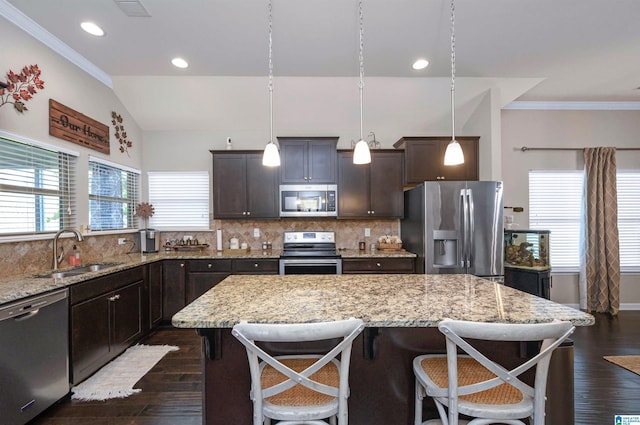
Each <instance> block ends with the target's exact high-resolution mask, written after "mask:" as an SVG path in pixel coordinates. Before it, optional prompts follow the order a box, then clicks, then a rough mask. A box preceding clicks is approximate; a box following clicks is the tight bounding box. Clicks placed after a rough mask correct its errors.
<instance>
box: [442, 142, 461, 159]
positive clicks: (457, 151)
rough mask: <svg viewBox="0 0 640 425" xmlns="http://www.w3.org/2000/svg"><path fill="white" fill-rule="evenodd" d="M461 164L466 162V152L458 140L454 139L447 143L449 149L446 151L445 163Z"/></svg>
mask: <svg viewBox="0 0 640 425" xmlns="http://www.w3.org/2000/svg"><path fill="white" fill-rule="evenodd" d="M460 164H464V154H463V153H462V147H461V146H460V143H458V141H457V140H452V141H450V142H449V144H448V145H447V150H446V151H445V153H444V165H460Z"/></svg>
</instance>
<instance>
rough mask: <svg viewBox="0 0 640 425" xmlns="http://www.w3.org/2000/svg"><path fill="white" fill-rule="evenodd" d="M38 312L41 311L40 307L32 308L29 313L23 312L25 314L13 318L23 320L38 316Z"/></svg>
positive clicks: (17, 320)
mask: <svg viewBox="0 0 640 425" xmlns="http://www.w3.org/2000/svg"><path fill="white" fill-rule="evenodd" d="M38 313H40V309H39V308H37V309H35V310H31V311H29V312H27V313H23V314H21V315H19V316H16V317H14V318H13V320H15V321H16V322H22V321H24V320H28V319H31V318H32V317H34V316H36V315H37V314H38Z"/></svg>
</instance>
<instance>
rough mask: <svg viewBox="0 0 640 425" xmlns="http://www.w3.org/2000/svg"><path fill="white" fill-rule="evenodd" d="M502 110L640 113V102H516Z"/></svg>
mask: <svg viewBox="0 0 640 425" xmlns="http://www.w3.org/2000/svg"><path fill="white" fill-rule="evenodd" d="M502 109H516V110H518V109H519V110H527V109H528V110H549V111H558V110H565V111H639V110H640V102H536V101H514V102H511V103H509V104H508V105H506V106H505V107H503V108H502Z"/></svg>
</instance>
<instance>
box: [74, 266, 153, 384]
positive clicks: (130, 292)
mask: <svg viewBox="0 0 640 425" xmlns="http://www.w3.org/2000/svg"><path fill="white" fill-rule="evenodd" d="M144 288H145V282H144V268H143V267H136V268H133V269H129V270H123V271H120V272H116V273H113V274H110V275H108V276H104V277H99V278H96V279H91V280H88V281H86V282H82V283H79V284H77V285H74V286H72V287H71V288H70V291H69V293H70V315H69V317H70V329H71V338H70V340H71V362H70V364H71V374H72V383H73V384H77V383H79V382H81V381H83V380H84V379H86V378H87V377H89V376H90V375H91V374H93V373H94V372H95V371H97V370H98V369H100V368H101V367H102V366H104V365H105V364H107V363H108V362H109V361H110V360H112V359H113V358H115V357H116V356H117V355H119V354H121V353H122V352H123V351H124V350H125V349H126V348H127V347H129V346H130V345H131V344H133V343H134V342H135V341H137V340H139V339H140V338H141V337H142V336H143V335H144V333H145V331H146V329H144V328H143V325H142V322H143V319H142V318H143V310H144V308H143V305H144V303H145V296H144V295H145V289H144Z"/></svg>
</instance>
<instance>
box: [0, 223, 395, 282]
mask: <svg viewBox="0 0 640 425" xmlns="http://www.w3.org/2000/svg"><path fill="white" fill-rule="evenodd" d="M365 228H369V229H370V231H371V236H369V237H365V236H364V234H365ZM212 229H214V230H211V231H180V232H164V231H163V232H158V233H159V238H160V246H161V247H162V245H163V244H165V242H166V241H167V240H171V239H182V238H183V237H184V236H187V235H188V236H192V237H193V238H194V239H198V242H199V243H202V244H203V243H207V244H209V248H208V249H209V250H210V251H214V250H215V249H216V232H215V229H221V230H222V241H223V244H222V246H223V249H227V248H229V239H230V238H231V237H233V236H237V237H238V238H239V239H240V243H242V242H246V243H247V245H248V246H249V247H251V249H254V250H258V249H261V247H262V242H263V241H267V240H269V241H270V242H271V243H272V245H273V249H282V238H283V233H284V232H285V231H302V230H309V231H334V232H336V246H337V247H338V248H347V249H358V242H365V243H366V245H367V248H368V247H369V246H370V244H371V243H375V242H376V241H377V240H378V237H379V236H382V235H386V234H393V235H399V234H400V221H399V220H338V219H335V218H315V219H312V218H289V219H280V220H213V222H212ZM254 229H259V231H260V236H259V237H257V238H256V237H254V236H253V235H254ZM84 238H85V240H84V241H82V242H78V241H76V240H75V238H73V237H63V238H60V240H59V246H61V247H64V252H65V260H64V261H63V263H62V264H61V265H60V267H68V255H69V253H71V252H72V250H73V245H76V246H77V247H78V250H79V251H80V256H81V259H82V263H83V264H86V263H89V262H100V261H103V260H104V259H107V258H109V257H113V256H117V255H123V254H127V253H129V252H139V251H140V235H139V233H123V234H114V235H97V234H96V235H85V237H84ZM119 238H125V239H126V243H125V244H124V245H118V239H119ZM52 244H53V241H52V240H50V239H48V240H40V241H26V242H8V243H0V278H3V277H8V276H15V275H24V274H34V273H41V272H45V271H48V270H51V269H52V268H53V265H52V264H53V254H52ZM161 249H162V248H161Z"/></svg>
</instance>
